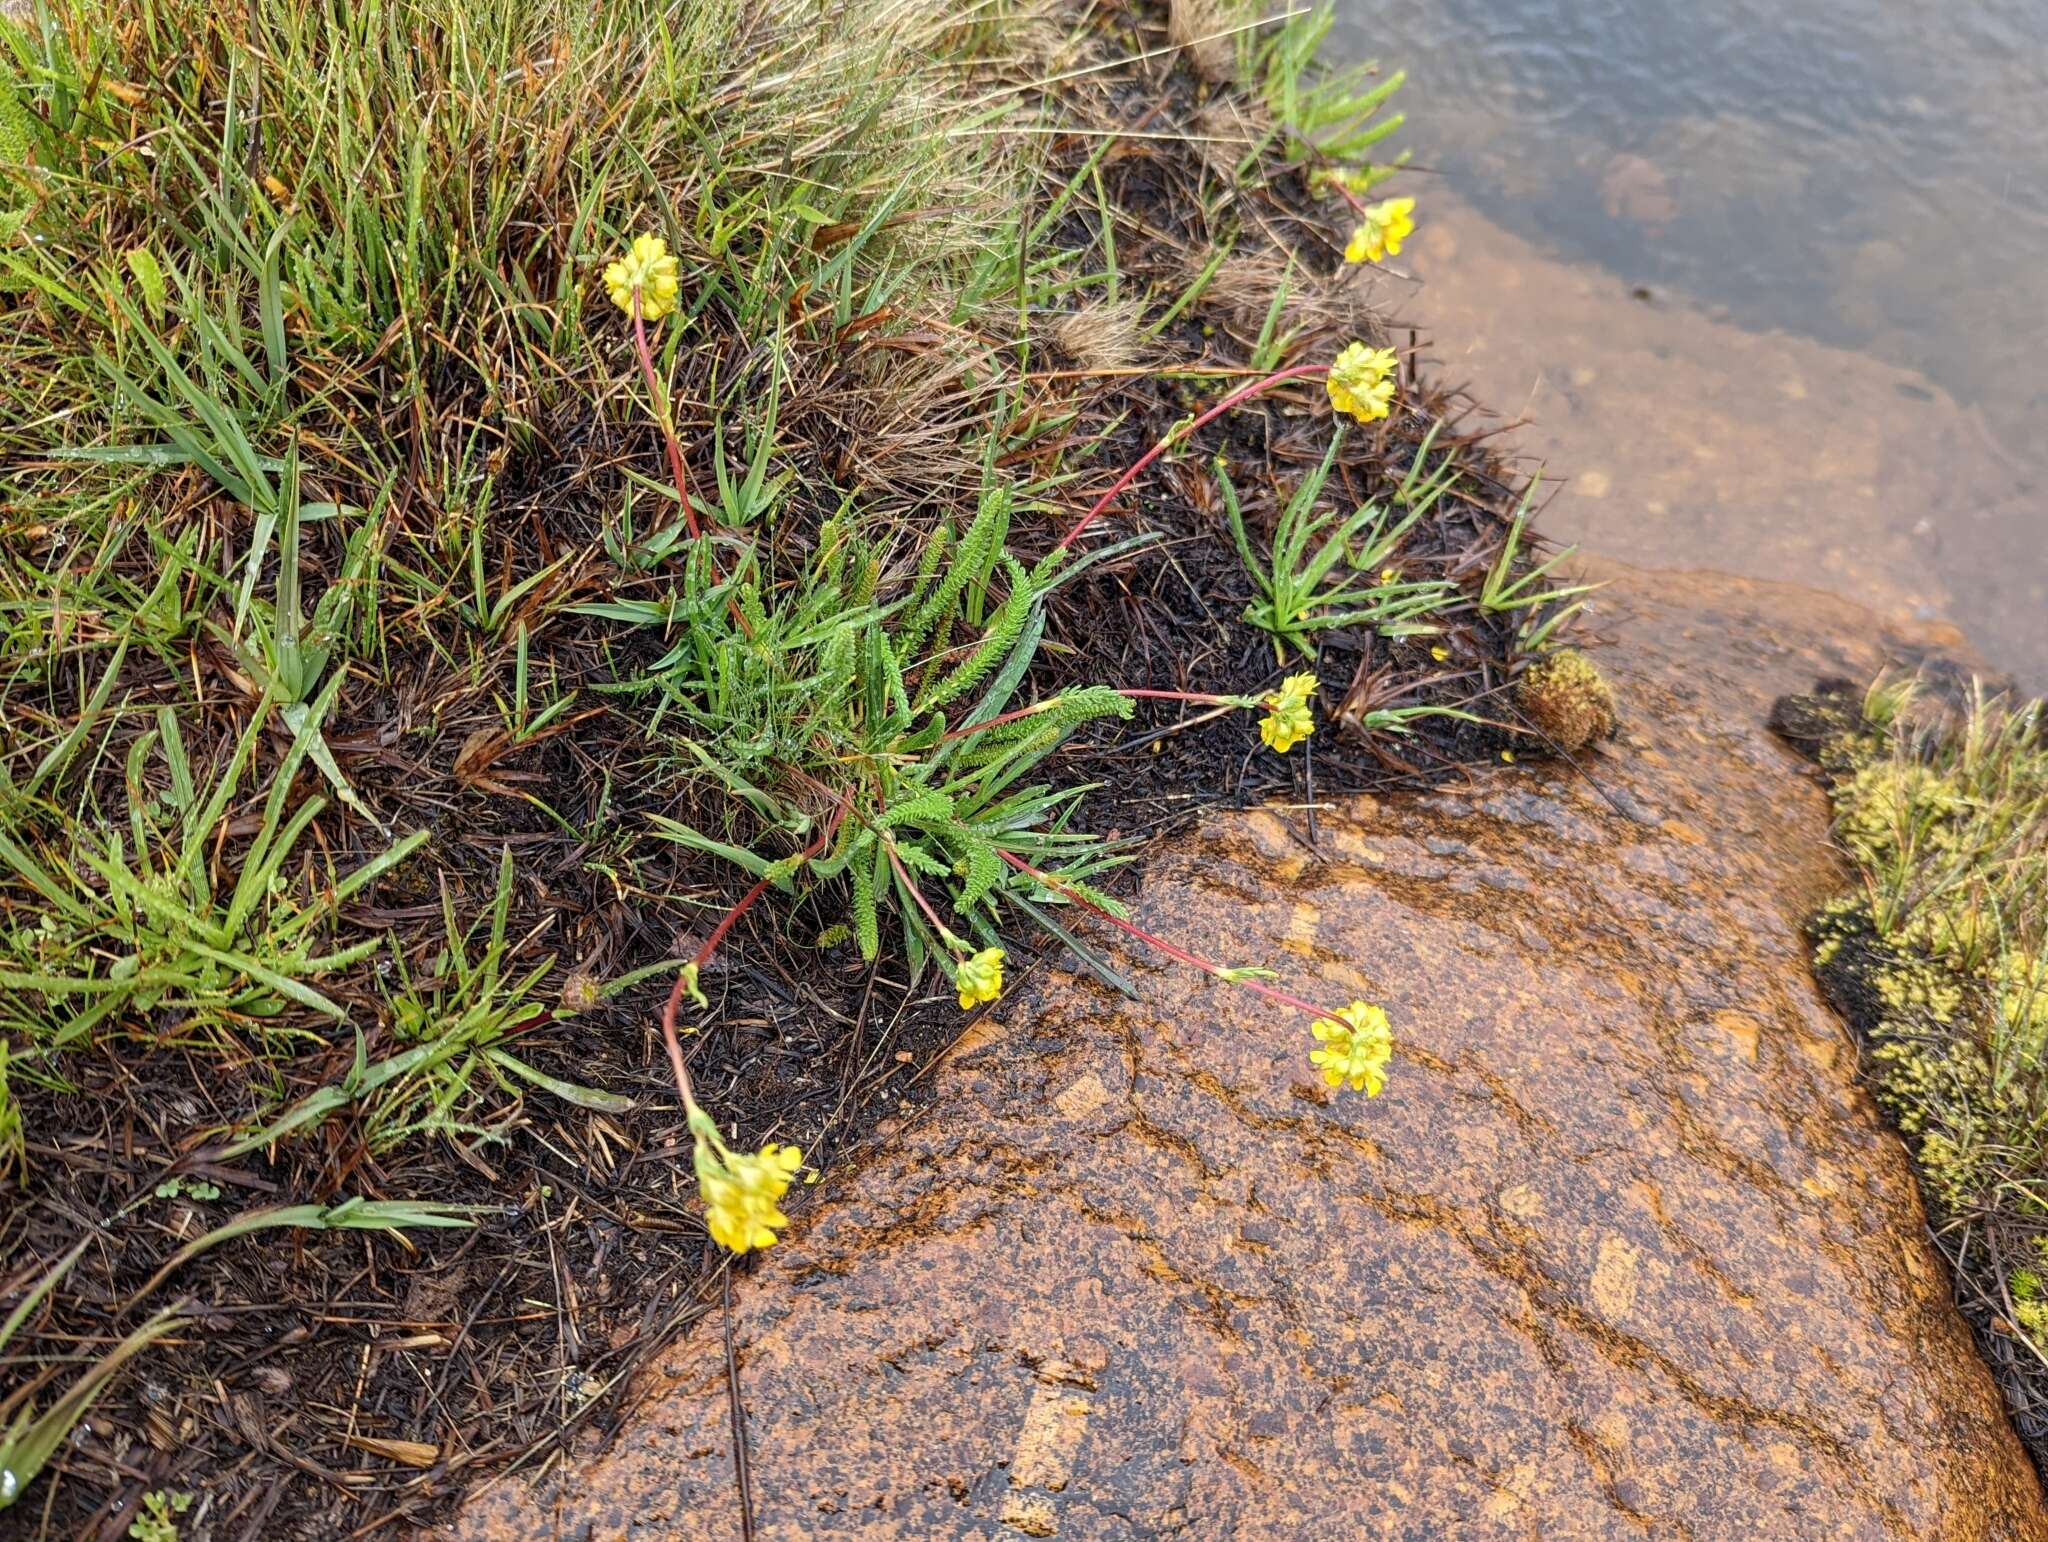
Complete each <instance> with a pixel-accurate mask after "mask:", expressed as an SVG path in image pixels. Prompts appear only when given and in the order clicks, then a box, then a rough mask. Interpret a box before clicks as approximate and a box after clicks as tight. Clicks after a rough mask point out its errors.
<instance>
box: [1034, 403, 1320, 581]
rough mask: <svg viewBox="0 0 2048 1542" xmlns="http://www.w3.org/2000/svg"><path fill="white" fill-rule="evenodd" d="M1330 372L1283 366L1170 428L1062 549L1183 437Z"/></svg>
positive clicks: (1099, 501) (1077, 524) (1098, 502)
mask: <svg viewBox="0 0 2048 1542" xmlns="http://www.w3.org/2000/svg"><path fill="white" fill-rule="evenodd" d="M1328 371H1329V366H1328V365H1327V364H1296V365H1294V366H1292V367H1291V368H1288V369H1283V370H1281V371H1279V372H1278V373H1276V374H1271V375H1267V376H1266V377H1265V378H1264V379H1261V380H1255V381H1253V382H1252V383H1251V384H1250V385H1248V386H1242V387H1240V388H1239V389H1237V390H1235V391H1233V392H1231V393H1230V394H1229V395H1228V396H1226V397H1224V398H1223V400H1222V401H1220V402H1218V403H1217V404H1216V405H1215V406H1213V407H1211V408H1210V409H1209V410H1208V411H1207V412H1205V413H1203V414H1202V415H1201V416H1200V417H1199V418H1196V419H1195V421H1194V422H1192V423H1190V424H1189V425H1188V426H1187V428H1186V429H1185V430H1176V429H1170V430H1168V431H1167V434H1166V437H1165V438H1163V439H1161V440H1160V441H1159V442H1158V443H1157V444H1155V445H1153V446H1152V448H1151V449H1149V450H1147V451H1146V452H1145V453H1144V454H1143V455H1141V456H1139V457H1138V459H1137V461H1136V463H1135V464H1133V465H1132V467H1131V469H1130V470H1128V471H1126V472H1125V473H1124V474H1123V475H1122V476H1120V477H1118V478H1117V479H1116V481H1115V483H1113V484H1112V485H1111V487H1110V489H1109V491H1108V492H1106V493H1104V494H1103V495H1102V496H1101V497H1100V498H1098V499H1096V500H1095V506H1094V507H1093V508H1092V509H1090V510H1089V511H1088V512H1087V513H1086V514H1083V515H1082V516H1081V517H1080V518H1079V519H1077V520H1075V521H1074V528H1073V529H1071V530H1069V531H1068V532H1067V533H1066V534H1065V535H1063V536H1061V537H1060V546H1061V548H1062V549H1064V548H1066V547H1069V546H1072V545H1073V544H1074V542H1075V541H1076V540H1077V539H1078V538H1079V537H1080V534H1081V532H1082V531H1084V530H1086V529H1087V528H1088V527H1089V526H1090V525H1092V524H1094V523H1095V516H1096V515H1098V514H1100V513H1101V512H1102V511H1103V510H1104V509H1106V508H1108V507H1109V505H1110V501H1111V500H1112V499H1114V498H1115V497H1116V495H1117V494H1118V493H1120V492H1122V491H1123V490H1124V489H1125V488H1126V487H1129V486H1130V485H1131V483H1132V482H1134V481H1135V480H1137V476H1138V473H1139V472H1141V471H1143V470H1144V469H1145V468H1146V467H1147V466H1149V465H1151V464H1152V462H1154V461H1155V460H1157V459H1159V457H1160V456H1162V455H1164V454H1165V453H1166V452H1167V451H1168V450H1170V449H1172V448H1173V447H1174V446H1175V445H1176V444H1178V443H1179V442H1180V441H1181V440H1183V439H1186V438H1189V437H1190V436H1191V435H1193V434H1194V432H1195V431H1196V430H1197V429H1199V428H1201V427H1203V426H1204V425H1205V424H1208V423H1213V422H1214V421H1215V420H1216V419H1218V418H1220V417H1222V416H1223V414H1224V413H1226V412H1228V411H1229V410H1230V409H1231V408H1232V407H1235V406H1236V405H1237V404H1238V403H1239V402H1245V401H1250V400H1251V399H1252V398H1253V397H1254V396H1257V395H1258V394H1259V393H1260V392H1261V391H1269V390H1271V389H1272V388H1273V387H1274V386H1276V385H1279V384H1280V383H1281V382H1283V381H1287V380H1299V379H1301V378H1303V377H1304V376H1307V375H1321V374H1326V373H1328Z"/></svg>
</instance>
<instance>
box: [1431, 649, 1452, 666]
mask: <svg viewBox="0 0 2048 1542" xmlns="http://www.w3.org/2000/svg"><path fill="white" fill-rule="evenodd" d="M1429 656H1430V657H1431V658H1433V659H1435V660H1436V661H1437V662H1438V663H1439V664H1441V663H1442V662H1443V661H1444V660H1445V659H1447V658H1449V657H1450V656H1451V650H1450V649H1448V648H1446V647H1444V646H1443V645H1442V644H1438V645H1437V646H1436V647H1434V648H1432V649H1430V650H1429Z"/></svg>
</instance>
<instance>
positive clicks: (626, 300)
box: [604, 236, 682, 321]
mask: <svg viewBox="0 0 2048 1542" xmlns="http://www.w3.org/2000/svg"><path fill="white" fill-rule="evenodd" d="M604 287H605V291H606V292H607V293H608V294H610V295H611V297H612V304H614V305H616V306H617V307H618V308H619V309H620V310H622V311H624V312H625V313H626V314H627V315H628V316H630V315H632V314H633V295H634V293H635V292H636V291H637V292H638V293H639V296H640V315H641V318H642V319H643V320H646V321H659V320H660V319H661V318H662V317H663V316H666V315H667V314H668V313H669V312H670V311H672V310H674V309H675V308H676V295H677V293H678V292H679V291H680V289H681V287H682V285H681V283H680V281H679V280H678V279H677V277H676V260H675V258H674V257H672V256H670V255H669V250H668V243H667V242H666V241H664V240H662V239H661V237H660V236H635V237H634V238H633V244H632V246H630V247H629V248H627V250H626V255H625V256H623V257H621V258H620V259H619V260H618V261H617V262H615V263H612V264H611V265H610V266H609V267H607V268H606V269H605V270H604Z"/></svg>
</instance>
